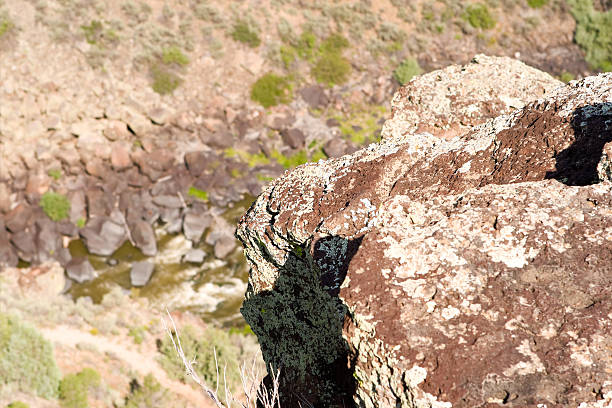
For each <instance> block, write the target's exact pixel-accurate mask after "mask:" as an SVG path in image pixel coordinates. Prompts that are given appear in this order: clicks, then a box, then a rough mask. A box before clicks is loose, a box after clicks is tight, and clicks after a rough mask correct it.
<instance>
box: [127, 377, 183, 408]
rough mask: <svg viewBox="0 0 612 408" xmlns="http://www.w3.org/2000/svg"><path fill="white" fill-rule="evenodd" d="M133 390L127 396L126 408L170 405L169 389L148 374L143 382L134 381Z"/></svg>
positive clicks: (149, 407)
mask: <svg viewBox="0 0 612 408" xmlns="http://www.w3.org/2000/svg"><path fill="white" fill-rule="evenodd" d="M132 384H134V386H133V387H132V392H131V393H130V395H129V396H128V397H127V398H126V401H125V408H153V407H166V406H170V405H171V403H172V401H171V400H170V394H169V392H168V390H167V389H165V388H164V387H162V386H161V384H160V383H159V382H158V381H157V380H156V379H155V377H153V375H151V374H148V375H147V376H146V377H145V378H144V381H143V384H142V385H140V384H138V383H136V382H135V380H134V382H132Z"/></svg>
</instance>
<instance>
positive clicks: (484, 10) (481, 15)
mask: <svg viewBox="0 0 612 408" xmlns="http://www.w3.org/2000/svg"><path fill="white" fill-rule="evenodd" d="M463 18H464V19H465V20H467V22H468V23H470V25H471V26H472V27H474V28H481V29H483V30H488V29H490V28H493V27H495V24H497V22H496V21H495V18H493V16H492V15H491V12H490V11H489V8H488V7H487V5H486V4H470V5H469V6H467V8H466V9H465V13H464V14H463Z"/></svg>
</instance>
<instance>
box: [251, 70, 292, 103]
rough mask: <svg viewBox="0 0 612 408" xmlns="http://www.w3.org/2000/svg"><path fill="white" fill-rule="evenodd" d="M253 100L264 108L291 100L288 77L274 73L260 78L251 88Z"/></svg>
mask: <svg viewBox="0 0 612 408" xmlns="http://www.w3.org/2000/svg"><path fill="white" fill-rule="evenodd" d="M251 99H252V100H254V101H255V102H258V103H260V104H261V105H262V106H263V107H264V108H269V107H270V106H274V105H278V104H279V103H286V102H289V101H290V100H291V84H290V82H289V80H288V78H286V77H282V76H279V75H275V74H272V73H268V74H265V75H264V76H262V77H261V78H259V79H258V80H257V81H256V82H255V83H254V84H253V87H252V88H251Z"/></svg>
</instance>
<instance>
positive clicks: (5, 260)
mask: <svg viewBox="0 0 612 408" xmlns="http://www.w3.org/2000/svg"><path fill="white" fill-rule="evenodd" d="M18 262H19V259H18V258H17V254H16V253H15V249H14V248H13V246H12V245H11V243H10V242H9V236H8V232H7V231H6V229H5V227H4V222H3V221H2V219H0V269H2V268H3V267H13V266H17V263H18Z"/></svg>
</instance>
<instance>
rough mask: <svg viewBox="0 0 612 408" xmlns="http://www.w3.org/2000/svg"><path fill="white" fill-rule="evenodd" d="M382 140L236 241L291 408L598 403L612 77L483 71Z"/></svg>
mask: <svg viewBox="0 0 612 408" xmlns="http://www.w3.org/2000/svg"><path fill="white" fill-rule="evenodd" d="M483 90H484V91H483ZM382 136H383V137H382V141H381V142H380V143H378V144H372V145H370V146H368V147H367V148H364V149H362V150H359V151H357V152H355V153H353V154H351V155H345V156H342V157H340V158H336V159H331V160H327V161H320V162H318V163H313V164H307V165H304V166H301V167H298V168H297V169H295V170H293V171H291V172H288V173H286V174H285V175H284V176H283V177H281V178H279V179H277V180H275V181H274V182H272V183H271V184H270V185H269V186H268V187H267V188H266V189H265V190H264V191H263V193H262V194H261V195H260V196H259V197H258V199H257V201H256V202H255V203H254V204H253V205H252V206H251V208H250V209H249V210H248V212H247V213H246V214H245V215H244V216H243V217H242V219H241V221H240V223H239V225H238V229H237V236H238V237H239V239H240V240H241V241H242V243H243V245H244V248H245V254H246V256H247V259H248V261H249V263H250V266H251V272H250V277H249V286H248V291H247V293H246V299H245V301H244V305H243V308H242V313H243V315H244V317H245V319H246V320H247V322H248V323H249V324H250V325H251V327H252V329H253V331H254V332H255V333H256V334H257V336H258V338H259V342H260V344H261V348H262V352H263V357H264V359H265V361H266V363H267V364H268V365H269V367H270V370H272V371H274V372H276V370H278V369H280V373H281V391H282V402H284V405H283V406H299V405H300V404H301V405H302V406H308V405H307V404H306V402H308V403H310V404H311V405H312V406H316V407H329V406H353V405H354V406H359V407H398V406H401V407H437V408H442V407H445V408H446V407H492V406H500V405H504V406H510V407H519V406H520V407H525V406H533V407H536V406H537V407H546V406H548V407H552V406H571V407H580V408H586V407H602V408H603V407H607V406H610V405H609V404H612V172H611V170H610V169H611V167H612V166H611V161H612V73H607V74H600V75H598V76H592V77H587V78H585V79H583V80H581V81H571V82H570V83H569V84H567V85H563V84H561V83H559V82H558V81H556V80H554V79H553V78H551V77H549V76H548V75H547V74H544V73H541V72H539V71H536V70H534V69H532V68H529V67H527V66H525V65H523V64H521V63H519V62H518V61H513V60H510V59H507V58H504V59H500V58H490V57H485V56H477V57H476V58H475V59H474V60H473V61H472V62H471V63H470V64H468V65H466V66H463V67H451V68H448V69H446V70H441V71H435V72H431V73H429V74H427V75H424V76H422V77H418V78H416V79H414V80H413V81H412V82H410V83H409V84H408V85H407V86H405V87H403V88H402V89H400V90H399V91H398V92H397V93H396V95H395V97H394V99H393V113H392V117H391V119H389V120H388V121H387V122H386V123H385V125H384V127H383V135H382Z"/></svg>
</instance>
